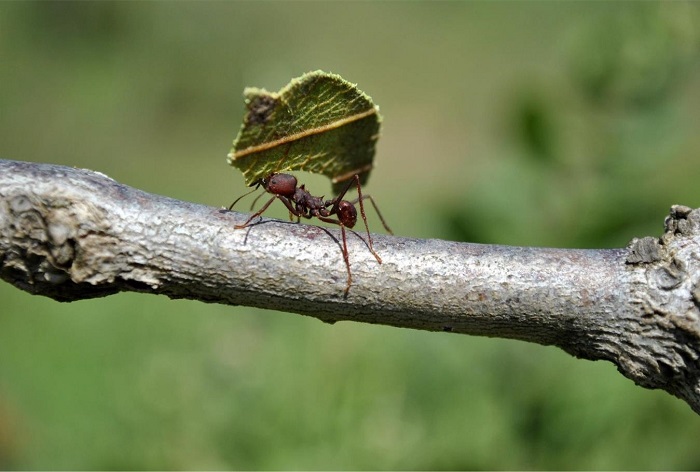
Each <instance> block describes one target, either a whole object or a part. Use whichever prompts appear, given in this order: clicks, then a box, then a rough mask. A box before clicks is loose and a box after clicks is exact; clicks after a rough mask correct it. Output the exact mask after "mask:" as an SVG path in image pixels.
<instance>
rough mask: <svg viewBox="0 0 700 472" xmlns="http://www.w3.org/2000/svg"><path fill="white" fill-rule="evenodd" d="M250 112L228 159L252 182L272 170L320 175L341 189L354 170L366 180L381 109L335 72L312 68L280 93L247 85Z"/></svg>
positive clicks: (335, 188) (334, 187) (354, 172)
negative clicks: (313, 69)
mask: <svg viewBox="0 0 700 472" xmlns="http://www.w3.org/2000/svg"><path fill="white" fill-rule="evenodd" d="M244 95H245V103H246V110H247V111H246V114H245V116H244V118H243V124H242V125H241V130H240V131H239V133H238V136H237V137H236V139H235V140H234V142H233V149H232V150H231V153H230V154H229V157H228V162H229V164H231V165H232V166H234V167H237V168H238V169H240V170H241V172H243V176H244V177H245V181H246V185H248V186H252V185H255V184H257V183H259V182H260V180H261V179H264V178H266V177H269V176H270V175H271V174H272V173H274V172H285V171H295V170H303V171H306V172H312V173H316V174H322V175H325V176H327V177H329V178H330V179H331V181H332V182H333V191H334V192H335V193H338V192H340V191H341V190H342V189H343V188H344V187H345V184H344V182H345V181H347V180H348V179H350V178H352V177H353V176H354V175H355V174H359V175H360V183H361V184H362V185H364V184H365V183H366V182H367V178H368V177H369V172H370V171H371V170H372V161H373V160H374V145H375V142H376V141H377V139H378V138H379V123H380V120H381V117H380V116H379V108H378V107H376V106H375V105H374V104H373V103H372V99H371V98H369V96H367V95H366V94H364V93H363V92H361V91H360V90H358V89H357V87H356V86H355V85H353V84H351V83H349V82H347V81H346V80H344V79H343V78H342V77H340V76H339V75H337V74H328V73H326V72H323V71H316V72H309V73H307V74H304V75H303V76H301V77H298V78H296V79H293V80H292V81H291V82H290V83H289V85H287V86H286V87H284V88H283V89H282V90H280V92H279V93H274V92H268V91H267V90H264V89H257V88H246V89H245V91H244Z"/></svg>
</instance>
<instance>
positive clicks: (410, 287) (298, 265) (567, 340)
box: [0, 160, 700, 413]
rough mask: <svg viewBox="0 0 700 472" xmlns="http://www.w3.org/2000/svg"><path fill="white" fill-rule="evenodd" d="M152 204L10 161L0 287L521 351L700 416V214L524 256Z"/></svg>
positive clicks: (68, 172) (102, 183) (166, 202)
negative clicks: (603, 365) (598, 372)
mask: <svg viewBox="0 0 700 472" xmlns="http://www.w3.org/2000/svg"><path fill="white" fill-rule="evenodd" d="M245 216H246V215H242V214H239V213H235V212H229V211H226V210H222V209H218V208H212V207H206V206H203V205H197V204H194V203H186V202H181V201H177V200H173V199H170V198H167V197H161V196H157V195H151V194H148V193H145V192H142V191H139V190H136V189H133V188H130V187H127V186H125V185H121V184H119V183H117V182H115V181H114V180H112V179H110V178H108V177H106V176H104V175H102V174H99V173H97V172H93V171H89V170H83V169H73V168H67V167H61V166H54V165H46V164H33V163H25V162H16V161H2V160H0V276H1V277H2V278H3V279H4V280H5V281H7V282H8V283H10V284H13V285H15V286H16V287H18V288H20V289H22V290H26V291H28V292H30V293H33V294H37V295H45V296H48V297H51V298H53V299H55V300H59V301H72V300H79V299H84V298H90V297H101V296H106V295H109V294H112V293H116V292H119V291H125V290H130V291H138V292H148V293H158V294H165V295H168V296H170V297H172V298H190V299H196V300H201V301H205V302H213V303H225V304H230V305H248V306H256V307H264V308H271V309H275V310H282V311H289V312H294V313H300V314H304V315H309V316H314V317H316V318H319V319H321V320H323V321H326V322H335V321H339V320H352V321H360V322H366V323H380V324H386V325H392V326H398V327H405V328H415V329H424V330H433V331H450V332H455V333H464V334H474V335H485V336H494V337H504V338H514V339H521V340H525V341H531V342H535V343H539V344H546V345H556V346H559V347H560V348H562V349H564V350H565V351H566V352H569V353H571V354H573V355H575V356H577V357H581V358H586V359H606V360H609V361H611V362H613V363H615V364H616V365H617V367H618V370H619V371H620V372H621V373H622V374H623V375H625V376H626V377H628V378H630V379H632V380H633V381H634V382H635V383H637V384H638V385H641V386H643V387H646V388H661V389H664V390H666V391H667V392H669V393H671V394H673V395H675V396H677V397H679V398H682V399H683V400H685V401H686V402H687V403H688V404H689V405H690V406H691V407H692V408H693V410H694V411H695V412H696V413H700V361H699V360H698V359H699V355H700V321H699V313H700V308H699V307H700V285H698V280H699V279H700V210H691V209H690V208H687V207H682V206H674V207H673V208H672V209H671V214H670V216H669V217H667V218H666V222H665V224H666V231H665V233H664V235H663V236H662V237H661V238H651V237H646V238H641V239H635V240H633V241H632V242H631V243H630V245H629V246H628V247H627V248H623V249H612V250H568V249H566V250H565V249H548V248H525V247H507V246H492V245H478V244H466V243H455V242H448V241H440V240H417V239H409V238H399V237H386V236H375V237H374V243H375V248H376V250H377V252H378V253H379V254H380V255H381V256H382V259H383V261H384V263H383V264H381V265H379V264H377V261H376V260H375V259H374V257H373V256H372V255H371V253H370V252H369V251H368V250H367V246H366V244H365V243H364V240H363V239H362V238H361V237H360V235H361V233H360V234H354V233H352V232H351V233H349V236H348V245H349V251H350V262H351V265H352V272H353V279H354V282H353V285H352V288H351V289H350V292H349V294H348V296H347V297H345V296H344V289H345V278H346V271H345V266H344V263H343V259H342V255H341V251H340V246H339V242H338V241H339V233H338V231H336V230H328V229H324V228H320V227H316V226H312V225H304V224H301V225H300V224H292V223H288V222H281V221H275V220H267V219H265V220H263V222H262V223H260V224H255V225H253V226H251V227H249V228H246V229H244V230H236V229H234V225H235V224H241V223H242V222H243V221H245Z"/></svg>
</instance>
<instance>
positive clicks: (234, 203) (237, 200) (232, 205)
mask: <svg viewBox="0 0 700 472" xmlns="http://www.w3.org/2000/svg"><path fill="white" fill-rule="evenodd" d="M260 185H261V183H260V182H258V184H257V185H256V186H255V188H254V189H253V190H251V191H250V192H246V193H244V194H243V195H241V196H240V197H238V198H237V199H236V200H235V201H234V202H233V203H232V204H231V205H230V206H229V207H228V211H231V210H233V207H234V205H236V203H238V202H239V201H240V200H241V199H242V198H243V197H247V196H248V195H250V194H251V193H253V192H255V191H256V190H258V189H259V188H260ZM261 195H262V194H261ZM258 198H260V196H258ZM258 198H256V199H255V200H253V205H254V204H255V202H257V201H258Z"/></svg>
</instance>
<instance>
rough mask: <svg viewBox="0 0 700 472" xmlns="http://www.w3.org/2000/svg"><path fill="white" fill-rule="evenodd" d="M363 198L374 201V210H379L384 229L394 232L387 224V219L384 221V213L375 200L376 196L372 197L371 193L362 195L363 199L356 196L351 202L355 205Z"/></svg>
mask: <svg viewBox="0 0 700 472" xmlns="http://www.w3.org/2000/svg"><path fill="white" fill-rule="evenodd" d="M361 200H369V201H370V202H372V206H373V207H374V211H376V212H377V216H378V217H379V219H380V220H381V222H382V225H384V229H385V230H386V231H387V233H389V234H394V232H393V231H392V230H391V228H389V225H387V224H386V221H384V217H383V216H382V213H381V212H380V211H379V207H378V206H377V203H376V202H375V201H374V198H372V196H371V195H362V197H361V199H360V198H356V199H355V200H353V201H351V202H350V203H352V204H353V205H354V204H355V203H358V202H359V201H361Z"/></svg>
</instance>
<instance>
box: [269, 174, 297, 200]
mask: <svg viewBox="0 0 700 472" xmlns="http://www.w3.org/2000/svg"><path fill="white" fill-rule="evenodd" d="M262 184H263V186H264V187H265V190H267V191H268V192H270V193H272V194H274V195H280V196H282V197H291V196H293V195H294V192H295V191H296V189H297V178H296V177H294V176H293V175H289V174H272V175H271V176H270V177H268V178H267V179H263V180H262Z"/></svg>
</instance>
